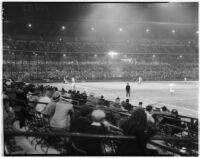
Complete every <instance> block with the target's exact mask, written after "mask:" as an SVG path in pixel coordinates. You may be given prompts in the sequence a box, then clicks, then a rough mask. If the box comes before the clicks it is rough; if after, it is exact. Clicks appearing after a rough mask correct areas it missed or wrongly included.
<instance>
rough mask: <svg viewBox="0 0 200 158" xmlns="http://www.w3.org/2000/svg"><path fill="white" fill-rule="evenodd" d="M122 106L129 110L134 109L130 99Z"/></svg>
mask: <svg viewBox="0 0 200 158" xmlns="http://www.w3.org/2000/svg"><path fill="white" fill-rule="evenodd" d="M122 106H123V107H124V109H126V110H128V111H131V110H133V106H132V105H131V104H130V103H129V99H126V102H125V103H124V104H123V105H122Z"/></svg>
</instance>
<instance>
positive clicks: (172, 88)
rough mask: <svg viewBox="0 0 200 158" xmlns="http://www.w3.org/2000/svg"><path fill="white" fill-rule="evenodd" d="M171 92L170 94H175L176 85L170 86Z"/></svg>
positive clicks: (171, 84)
mask: <svg viewBox="0 0 200 158" xmlns="http://www.w3.org/2000/svg"><path fill="white" fill-rule="evenodd" d="M169 92H170V94H174V93H175V84H174V83H170V84H169Z"/></svg>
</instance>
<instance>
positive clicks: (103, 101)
mask: <svg viewBox="0 0 200 158" xmlns="http://www.w3.org/2000/svg"><path fill="white" fill-rule="evenodd" d="M104 104H105V99H104V96H103V95H102V96H101V97H100V99H99V105H104Z"/></svg>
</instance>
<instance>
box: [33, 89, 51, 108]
mask: <svg viewBox="0 0 200 158" xmlns="http://www.w3.org/2000/svg"><path fill="white" fill-rule="evenodd" d="M52 95H53V89H52V88H47V90H46V92H45V95H44V96H42V97H40V98H39V100H38V102H43V103H50V102H51V97H52ZM46 105H47V104H41V103H38V104H37V105H36V108H35V110H36V111H39V112H42V111H43V110H44V109H45V107H46Z"/></svg>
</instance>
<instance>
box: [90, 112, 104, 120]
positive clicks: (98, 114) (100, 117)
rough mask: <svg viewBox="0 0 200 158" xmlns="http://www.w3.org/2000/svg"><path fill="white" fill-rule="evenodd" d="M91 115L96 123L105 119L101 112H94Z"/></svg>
mask: <svg viewBox="0 0 200 158" xmlns="http://www.w3.org/2000/svg"><path fill="white" fill-rule="evenodd" d="M91 115H92V118H93V119H94V121H97V122H100V121H102V120H103V119H104V118H105V117H106V114H105V112H104V111H102V110H94V111H93V112H92V114H91Z"/></svg>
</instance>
